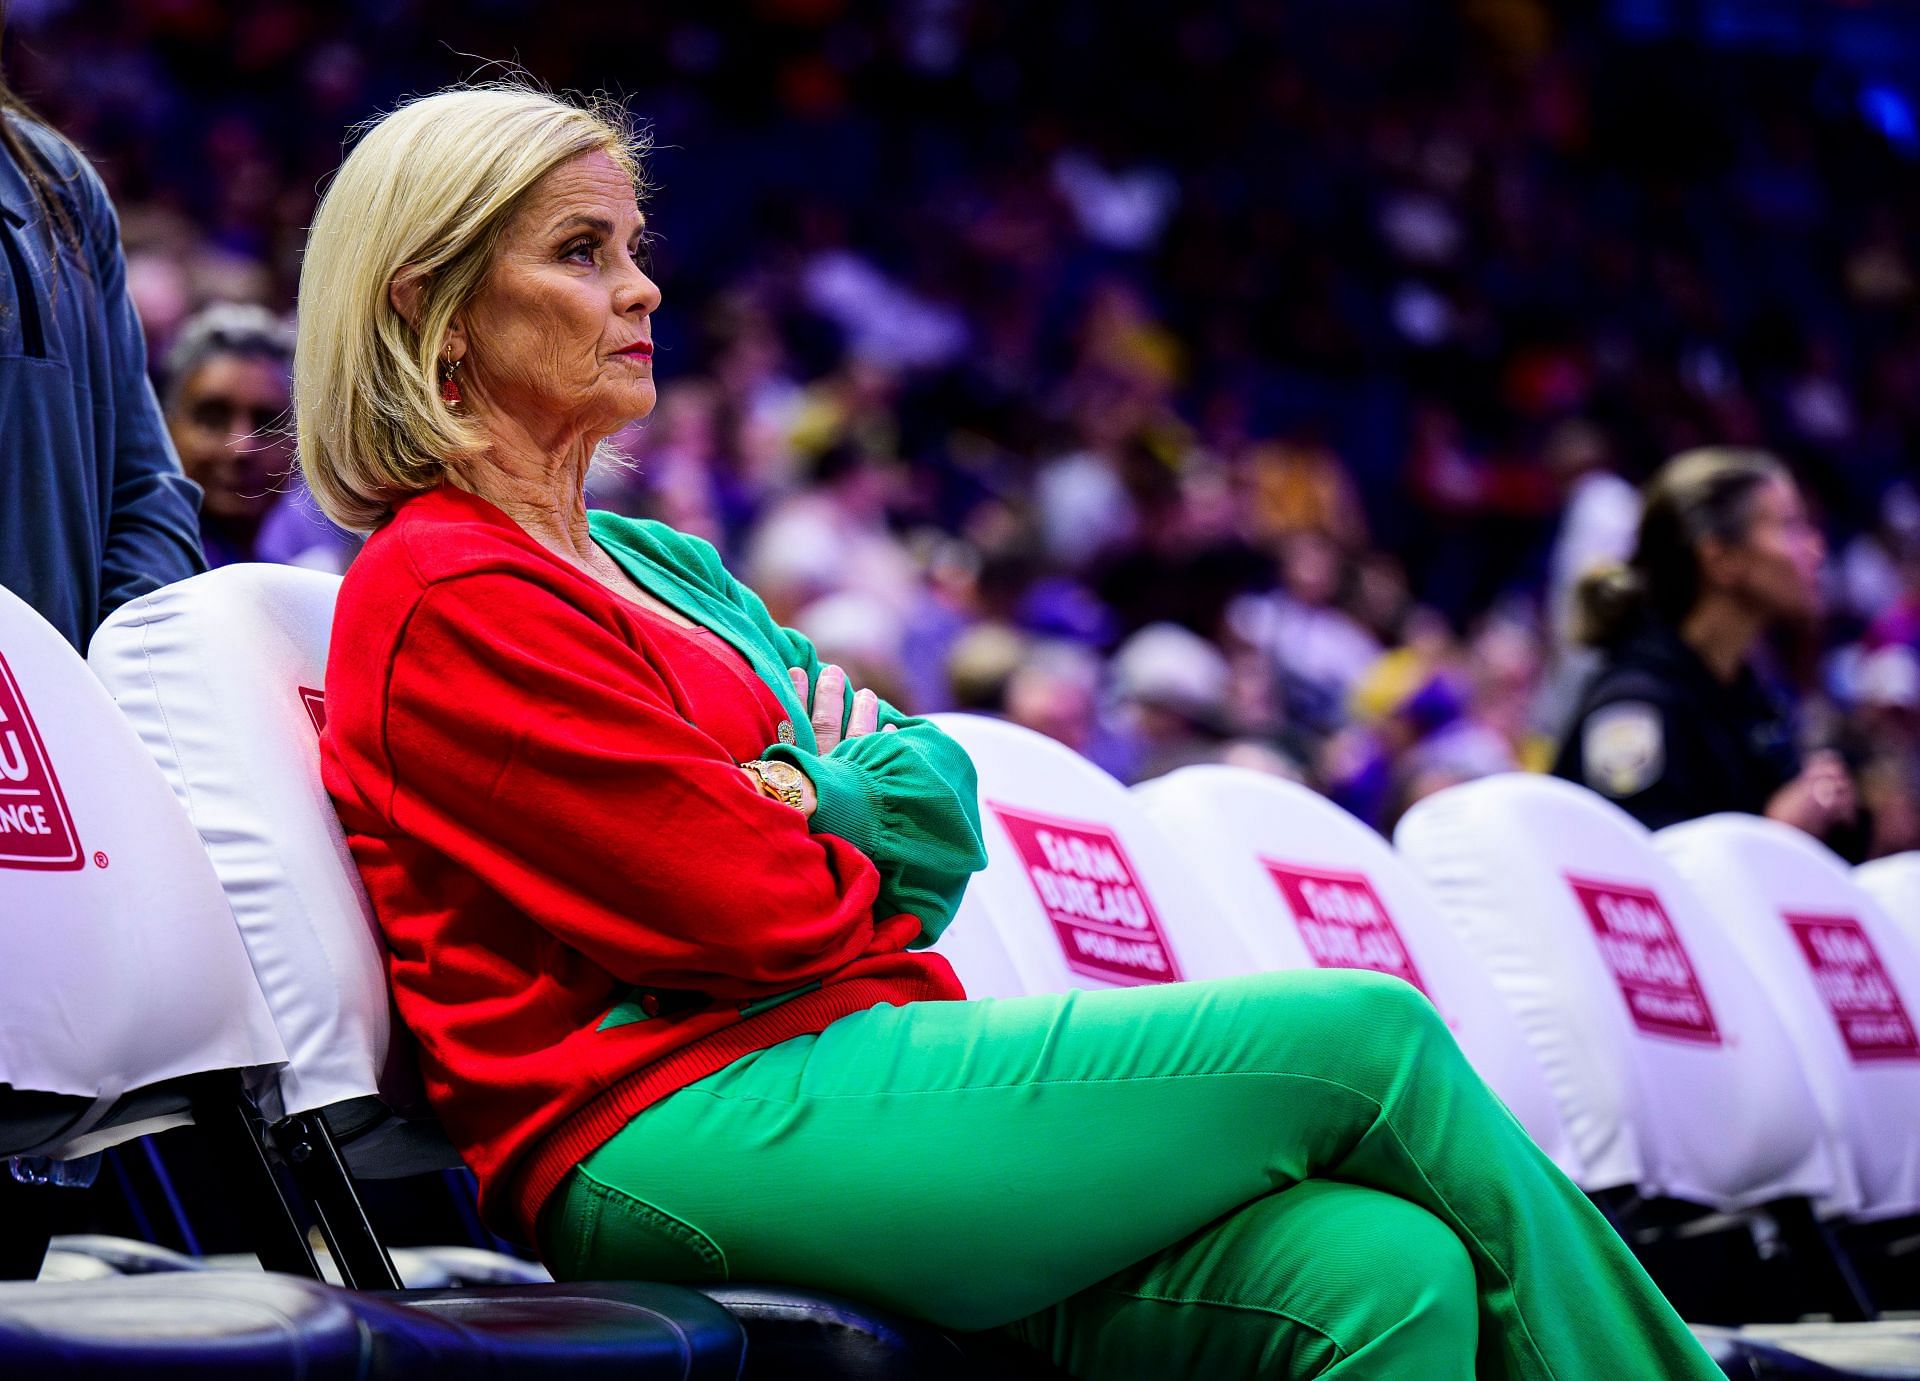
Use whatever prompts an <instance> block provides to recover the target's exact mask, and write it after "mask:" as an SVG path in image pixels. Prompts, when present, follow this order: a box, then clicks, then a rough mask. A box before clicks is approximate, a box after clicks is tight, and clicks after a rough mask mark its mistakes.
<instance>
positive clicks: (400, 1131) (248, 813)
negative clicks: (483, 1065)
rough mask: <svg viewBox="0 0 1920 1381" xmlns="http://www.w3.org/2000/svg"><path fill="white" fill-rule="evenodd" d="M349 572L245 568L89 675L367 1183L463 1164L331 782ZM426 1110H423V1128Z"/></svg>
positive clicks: (102, 657) (104, 646)
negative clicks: (160, 792)
mask: <svg viewBox="0 0 1920 1381" xmlns="http://www.w3.org/2000/svg"><path fill="white" fill-rule="evenodd" d="M339 586H340V581H339V578H338V577H337V576H331V575H325V574H322V573H320V572H317V571H308V570H301V569H296V568H294V567H288V566H266V565H248V566H230V567H226V568H223V569H221V570H216V571H212V572H209V573H207V574H205V575H201V576H196V577H194V578H192V579H190V580H186V581H181V582H179V583H178V584H175V585H171V586H168V587H167V588H165V589H162V590H159V591H156V592H154V593H153V594H151V595H148V596H146V597H144V598H142V599H139V600H135V601H133V602H132V603H130V604H127V605H124V606H122V607H121V608H120V609H119V610H118V611H116V612H115V613H114V614H113V616H112V617H111V618H109V619H108V620H107V622H106V623H105V624H103V625H102V626H101V628H100V629H99V631H98V632H97V633H95V634H94V638H93V642H92V645H91V646H90V647H89V649H88V653H87V658H88V662H89V663H90V664H91V666H92V667H93V669H94V672H95V674H96V675H97V676H98V677H99V679H100V681H101V682H102V683H103V684H104V685H105V686H106V687H107V689H108V691H110V692H111V693H112V696H113V699H114V701H115V702H116V703H117V704H118V705H119V707H120V711H121V713H122V714H123V715H124V716H125V717H126V719H127V720H128V722H130V723H131V724H132V725H133V727H134V729H135V731H136V732H137V733H138V734H139V737H140V740H141V742H143V743H144V744H145V745H146V747H147V750H148V752H149V754H150V755H151V757H152V758H153V760H154V761H155V762H157V763H158V764H159V766H160V770H161V772H162V773H163V774H164V775H165V777H166V779H167V781H169V782H170V783H171V784H172V786H173V791H174V794H175V795H176V796H177V797H178V798H179V802H180V804H181V805H182V806H184V807H185V808H186V812H187V815H188V816H189V817H190V818H191V820H192V821H193V824H194V826H195V827H196V828H197V829H198V831H199V837H200V839H201V840H202V841H204V844H205V852H206V855H207V857H208V858H210V859H211V860H212V863H213V870H214V872H215V874H217V876H218V877H219V880H220V883H221V885H222V886H223V887H224V888H225V890H226V895H227V898H228V900H229V902H230V903H231V905H232V908H233V915H234V917H235V918H236V920H237V921H238V923H239V927H240V932H241V934H242V935H244V936H245V937H246V943H247V948H248V950H249V951H250V952H251V954H252V956H253V965H254V969H255V971H256V972H257V973H258V974H259V975H260V983H261V986H262V988H263V989H264V990H265V993H266V997H267V1002H268V1005H269V1006H270V1008H271V1010H272V1013H273V1020H274V1023H275V1025H276V1026H277V1027H278V1028H279V1031H280V1034H281V1038H282V1039H283V1040H284V1041H285V1042H286V1047H287V1052H288V1056H289V1058H288V1062H287V1065H286V1067H285V1069H284V1070H282V1071H281V1075H280V1078H279V1080H278V1082H277V1085H276V1087H275V1088H274V1090H273V1091H272V1094H271V1096H270V1097H268V1098H264V1099H263V1108H264V1110H265V1111H266V1112H267V1113H268V1115H269V1116H270V1117H273V1118H279V1117H281V1116H285V1115H296V1114H309V1113H321V1114H324V1116H325V1120H326V1123H327V1127H328V1130H329V1131H330V1132H331V1134H332V1137H333V1139H334V1140H335V1141H336V1142H337V1143H338V1145H339V1146H340V1148H341V1153H342V1154H343V1155H344V1156H345V1158H346V1160H347V1164H348V1165H349V1167H350V1168H352V1169H353V1170H354V1171H355V1172H356V1173H357V1174H361V1175H368V1176H385V1175H393V1176H398V1175H406V1174H412V1173H417V1172H419V1171H423V1170H431V1169H436V1168H446V1167H451V1166H456V1165H458V1164H459V1159H458V1157H457V1156H456V1155H454V1153H453V1150H452V1147H451V1146H449V1145H448V1144H447V1142H446V1140H445V1137H444V1136H443V1135H442V1134H440V1133H439V1131H438V1128H437V1126H436V1125H435V1124H434V1123H433V1122H432V1120H431V1118H430V1117H428V1116H426V1115H425V1110H424V1107H423V1106H422V1100H421V1098H420V1095H419V1091H418V1083H417V1077H416V1075H415V1073H414V1065H413V1061H412V1059H411V1056H410V1052H409V1051H408V1050H407V1049H406V1043H405V1033H404V1031H403V1030H401V1031H399V1032H398V1035H397V1036H396V1024H395V1022H394V1021H393V1017H392V1003H391V1000H390V997H389V995H388V991H387V986H386V977H385V968H384V965H385V950H384V947H383V942H382V940H381V938H380V932H379V926H378V923H377V922H376V921H375V919H374V917H373V911H372V907H371V906H370V905H369V904H368V902H367V898H366V894H365V892H364V891H363V890H362V888H361V885H360V876H359V873H358V872H357V870H356V869H355V868H354V866H353V860H352V856H351V855H350V854H349V852H348V850H347V844H346V839H345V837H344V836H343V834H342V833H341V830H340V825H339V822H338V820H337V819H336V818H335V816H334V813H333V807H332V805H331V803H330V802H329V800H328V798H327V794H326V789H325V787H324V785H323V784H322V783H321V780H320V761H319V754H318V747H317V745H318V736H319V732H320V726H321V725H322V724H323V723H324V722H325V713H326V711H325V705H324V699H323V695H322V688H323V685H324V676H325V670H326V653H327V644H328V639H329V636H330V633H331V629H332V622H333V601H334V596H335V594H336V592H337V591H338V590H339ZM415 1114H418V1115H417V1116H416V1115H415Z"/></svg>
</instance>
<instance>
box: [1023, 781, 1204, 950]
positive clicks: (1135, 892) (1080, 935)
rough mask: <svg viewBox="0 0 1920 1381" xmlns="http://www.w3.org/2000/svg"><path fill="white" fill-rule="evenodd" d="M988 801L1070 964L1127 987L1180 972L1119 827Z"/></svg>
mask: <svg viewBox="0 0 1920 1381" xmlns="http://www.w3.org/2000/svg"><path fill="white" fill-rule="evenodd" d="M988 805H989V806H991V807H992V809H993V813H994V814H995V815H998V816H999V817H1000V823H1001V824H1002V825H1005V826H1006V829H1007V836H1008V837H1009V838H1010V839H1012V840H1013V847H1014V848H1015V849H1017V850H1019V851H1020V861H1021V862H1022V863H1024V864H1025V865H1026V868H1027V878H1028V880H1029V881H1031V882H1032V883H1033V890H1034V893H1035V894H1036V895H1037V896H1038V897H1039V898H1040V906H1041V909H1042V910H1044V911H1045V912H1046V913H1047V919H1048V920H1049V921H1051V922H1052V923H1053V932H1054V934H1055V936H1057V937H1058V938H1059V941H1060V952H1061V953H1062V954H1064V955H1065V956H1066V959H1067V967H1068V968H1070V969H1072V970H1073V971H1074V972H1075V973H1080V974H1085V975H1086V976H1087V977H1089V978H1098V979H1100V980H1101V981H1103V982H1107V983H1119V984H1126V985H1132V984H1140V983H1171V982H1174V981H1175V980H1177V979H1178V978H1179V977H1180V968H1179V966H1178V965H1177V964H1175V963H1174V960H1173V950H1172V949H1171V948H1170V947H1169V946H1168V944H1167V937H1166V933H1165V932H1164V931H1163V930H1161V928H1160V917H1159V916H1158V915H1157V914H1156V913H1155V912H1154V909H1153V902H1152V901H1151V900H1150V899H1149V898H1148V896H1147V889H1146V888H1144V887H1142V886H1141V885H1140V879H1139V878H1138V877H1136V876H1135V875H1134V871H1133V865H1132V864H1131V863H1129V862H1128V861H1127V855H1126V851H1125V850H1124V849H1122V848H1121V847H1120V840H1119V839H1118V837H1116V836H1115V834H1114V832H1113V831H1112V830H1110V829H1108V828H1107V827H1106V826H1105V825H1095V824H1090V823H1083V822H1080V821H1074V820H1061V819H1057V818H1055V817H1054V816H1051V815H1034V814H1031V813H1029V812H1027V811H1023V810H1014V809H1011V808H1010V807H1007V806H1002V805H995V804H994V803H993V802H991V801H990V802H988Z"/></svg>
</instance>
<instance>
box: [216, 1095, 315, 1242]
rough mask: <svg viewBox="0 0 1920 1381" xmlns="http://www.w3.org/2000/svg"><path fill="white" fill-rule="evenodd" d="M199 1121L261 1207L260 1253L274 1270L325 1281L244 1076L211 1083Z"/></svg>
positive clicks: (236, 1178)
mask: <svg viewBox="0 0 1920 1381" xmlns="http://www.w3.org/2000/svg"><path fill="white" fill-rule="evenodd" d="M193 1120H194V1121H195V1122H196V1123H197V1124H198V1125H199V1126H200V1127H201V1128H202V1129H203V1130H204V1131H205V1133H206V1137H207V1142H208V1144H209V1146H210V1147H211V1148H212V1150H213V1153H214V1155H215V1156H217V1157H219V1159H220V1160H221V1162H222V1164H223V1166H224V1168H225V1170H226V1172H227V1173H228V1174H230V1175H232V1176H233V1179H234V1183H235V1184H237V1185H239V1186H241V1187H242V1189H243V1192H244V1193H245V1194H246V1196H247V1199H248V1200H249V1201H250V1202H252V1203H253V1204H254V1205H256V1209H257V1211H258V1213H259V1214H260V1224H259V1228H258V1232H257V1235H256V1236H255V1239H254V1241H255V1245H254V1254H255V1255H256V1256H258V1257H259V1258H260V1264H261V1265H262V1266H264V1267H265V1268H266V1269H267V1270H269V1271H282V1272H284V1273H286V1274H288V1275H299V1276H306V1277H307V1278H309V1279H310V1280H319V1279H321V1275H320V1263H319V1262H317V1261H315V1260H314V1259H313V1248H312V1247H310V1246H308V1245H307V1234H306V1232H305V1230H304V1229H302V1227H301V1226H300V1215H299V1213H298V1212H297V1211H296V1210H295V1208H294V1205H293V1201H292V1200H291V1199H290V1198H289V1197H288V1196H287V1191H286V1187H285V1186H284V1185H282V1184H281V1183H280V1177H279V1176H278V1175H276V1174H275V1173H274V1169H273V1160H272V1158H271V1156H270V1155H269V1154H268V1150H267V1128H266V1122H265V1120H264V1119H263V1118H262V1117H261V1116H260V1114H259V1112H258V1111H257V1110H256V1109H255V1108H254V1106H253V1100H252V1099H250V1098H248V1097H247V1095H246V1091H245V1090H244V1089H243V1088H242V1087H241V1085H240V1079H239V1076H238V1075H234V1076H232V1077H231V1078H225V1077H222V1078H220V1079H217V1080H214V1081H212V1082H210V1083H209V1084H208V1085H207V1086H206V1087H205V1088H204V1089H203V1090H201V1091H200V1092H199V1094H198V1096H196V1098H195V1100H194V1109H193Z"/></svg>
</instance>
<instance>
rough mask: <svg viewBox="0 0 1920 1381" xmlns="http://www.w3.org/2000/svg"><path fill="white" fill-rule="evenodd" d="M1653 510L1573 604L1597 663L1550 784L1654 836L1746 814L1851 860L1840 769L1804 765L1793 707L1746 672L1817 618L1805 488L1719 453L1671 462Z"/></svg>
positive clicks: (1651, 492)
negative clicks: (1583, 795) (1599, 799)
mask: <svg viewBox="0 0 1920 1381" xmlns="http://www.w3.org/2000/svg"><path fill="white" fill-rule="evenodd" d="M1645 499H1646V504H1645V509H1644V511H1643V513H1642V516H1641V521H1640V531H1639V537H1638V541H1637V543H1636V546H1635V549H1634V552H1633V556H1632V558H1631V559H1630V560H1629V561H1628V563H1627V565H1625V566H1615V567H1611V568H1607V569H1603V570H1600V571H1596V572H1594V573H1593V574H1591V575H1589V576H1587V577H1586V578H1585V580H1583V581H1582V583H1581V586H1580V589H1579V592H1578V595H1577V600H1578V605H1579V608H1578V620H1579V623H1580V630H1579V631H1580V636H1581V637H1582V640H1583V641H1585V642H1587V643H1588V644H1589V645H1591V646H1594V647H1596V648H1598V649H1600V651H1601V654H1602V658H1603V660H1602V663H1601V667H1600V669H1599V671H1598V672H1597V673H1596V674H1595V676H1594V678H1593V680H1592V681H1591V682H1590V683H1589V684H1588V686H1587V688H1586V690H1585V692H1584V694H1583V695H1582V697H1581V700H1580V705H1579V709H1578V711H1577V713H1576V715H1575V717H1574V720H1573V723H1572V727H1571V728H1570V730H1569V732H1568V734H1567V736H1566V738H1565V740H1564V741H1563V742H1562V743H1561V745H1560V751H1559V755H1558V757H1557V759H1556V761H1555V763H1554V768H1553V770H1554V773H1555V775H1557V776H1561V777H1565V778H1567V779H1568V780H1570V781H1576V782H1581V783H1583V784H1585V785H1587V786H1589V787H1592V788H1593V789H1594V790H1595V791H1598V792H1600V793H1601V794H1602V795H1604V796H1608V797H1610V798H1612V799H1613V800H1614V801H1616V802H1618V803H1619V804H1620V805H1621V806H1622V807H1623V808H1624V809H1625V810H1626V811H1627V812H1628V813H1629V814H1631V815H1633V816H1634V817H1635V818H1637V819H1638V820H1640V822H1641V823H1642V824H1645V825H1646V826H1648V827H1649V828H1650V829H1659V828H1661V827H1662V826H1665V825H1671V824H1675V823H1677V822H1679V821H1682V820H1692V819H1695V818H1697V817H1699V816H1702V815H1711V814H1713V813H1714V812H1716V811H1742V812H1745V813H1748V814H1751V815H1766V816H1770V817H1772V818H1773V819H1776V820H1782V821H1785V822H1786V823H1788V824H1791V825H1794V826H1797V827H1798V828H1800V829H1802V830H1805V831H1806V832H1807V833H1808V834H1811V835H1814V836H1816V837H1821V838H1827V839H1828V840H1829V842H1831V843H1834V844H1836V845H1839V846H1841V847H1843V849H1844V848H1845V847H1846V846H1848V845H1849V844H1851V842H1852V841H1851V839H1850V838H1849V837H1848V836H1851V835H1852V834H1853V833H1854V832H1855V830H1854V828H1853V827H1854V826H1855V824H1856V817H1857V814H1858V808H1857V804H1856V801H1855V796H1854V788H1853V782H1852V779H1851V778H1850V777H1849V775H1848V773H1847V768H1846V764H1845V763H1844V762H1843V761H1842V760H1841V758H1840V756H1839V755H1838V754H1837V753H1832V752H1821V753H1815V754H1812V755H1810V756H1809V757H1808V758H1807V760H1806V761H1805V762H1804V763H1803V762H1802V760H1801V756H1800V751H1799V748H1798V746H1797V745H1796V743H1795V741H1794V739H1795V735H1794V722H1793V715H1792V711H1791V708H1790V707H1789V706H1788V705H1787V704H1786V703H1785V702H1784V701H1782V700H1781V699H1780V698H1779V697H1778V696H1777V695H1775V694H1774V693H1773V692H1772V691H1770V690H1769V689H1768V688H1767V687H1766V686H1765V685H1764V684H1763V682H1762V681H1761V679H1760V677H1759V675H1758V674H1757V673H1756V672H1755V670H1754V667H1753V656H1754V653H1755V651H1756V649H1757V648H1758V646H1759V645H1760V643H1761V641H1762V639H1763V638H1764V637H1765V635H1766V633H1767V632H1768V630H1769V629H1770V628H1772V627H1774V626H1776V625H1779V624H1785V623H1790V622H1794V621H1807V620H1811V619H1813V618H1815V617H1817V616H1818V614H1819V607H1820V606H1819V575H1820V567H1821V564H1822V563H1823V562H1824V560H1825V559H1826V544H1825V541H1824V540H1823V539H1822V537H1821V535H1820V531H1819V529H1818V528H1817V527H1816V526H1815V525H1814V524H1813V522H1812V521H1811V520H1810V519H1809V518H1808V516H1807V511H1806V506H1805V504H1804V503H1803V502H1802V500H1801V497H1800V491H1799V490H1798V489H1797V488H1796V487H1795V485H1794V483H1793V479H1792V477H1791V476H1790V475H1789V474H1788V472H1787V470H1786V467H1785V466H1783V465H1782V464H1781V463H1780V462H1779V461H1778V460H1776V459H1775V458H1774V457H1772V456H1770V455H1767V454H1765V453H1764V452H1759V451H1744V450H1733V449H1723V448H1710V449H1705V450H1698V451H1690V452H1688V453H1686V454H1685V455H1682V456H1679V457H1677V458H1675V459H1674V460H1672V461H1670V462H1669V463H1668V464H1667V465H1666V466H1665V467H1664V468H1662V469H1661V471H1660V472H1659V473H1658V474H1657V475H1655V476H1654V478H1653V480H1652V481H1651V483H1649V484H1648V486H1647V490H1646V495H1645Z"/></svg>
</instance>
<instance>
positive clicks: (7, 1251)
mask: <svg viewBox="0 0 1920 1381" xmlns="http://www.w3.org/2000/svg"><path fill="white" fill-rule="evenodd" d="M60 1192H61V1191H60V1190H58V1189H54V1188H51V1187H50V1186H48V1185H43V1184H21V1183H19V1182H18V1181H17V1180H15V1179H14V1178H13V1171H12V1170H11V1169H10V1168H8V1166H7V1163H6V1161H4V1160H0V1280H33V1279H36V1278H37V1277H38V1276H39V1274H40V1266H41V1263H43V1262H44V1261H45V1260H46V1259H47V1240H48V1238H50V1237H51V1236H52V1235H53V1211H52V1204H51V1203H50V1200H51V1198H52V1196H53V1195H55V1194H58V1193H60Z"/></svg>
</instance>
